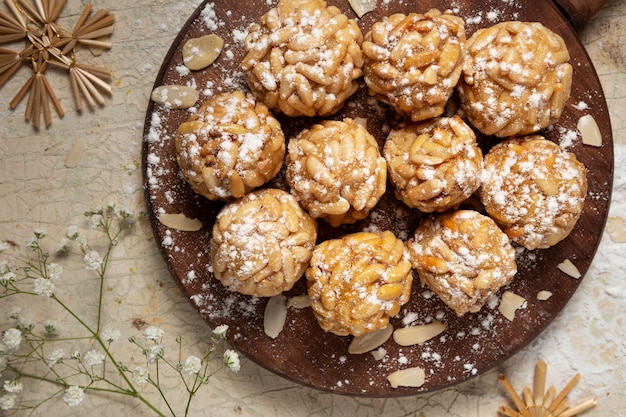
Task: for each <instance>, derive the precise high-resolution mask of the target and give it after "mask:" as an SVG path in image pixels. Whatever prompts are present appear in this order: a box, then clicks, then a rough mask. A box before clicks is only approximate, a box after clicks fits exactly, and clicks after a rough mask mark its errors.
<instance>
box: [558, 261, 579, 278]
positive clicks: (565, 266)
mask: <svg viewBox="0 0 626 417" xmlns="http://www.w3.org/2000/svg"><path fill="white" fill-rule="evenodd" d="M557 268H559V269H560V270H561V272H565V273H566V274H567V275H569V276H570V277H572V278H575V279H578V278H580V277H582V275H581V273H580V272H579V271H578V268H576V265H574V264H573V263H572V261H570V260H569V259H565V260H564V261H563V262H561V263H560V264H558V265H557Z"/></svg>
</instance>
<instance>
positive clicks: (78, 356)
mask: <svg viewBox="0 0 626 417" xmlns="http://www.w3.org/2000/svg"><path fill="white" fill-rule="evenodd" d="M80 357H81V354H80V352H79V351H77V350H75V351H74V352H72V359H80Z"/></svg>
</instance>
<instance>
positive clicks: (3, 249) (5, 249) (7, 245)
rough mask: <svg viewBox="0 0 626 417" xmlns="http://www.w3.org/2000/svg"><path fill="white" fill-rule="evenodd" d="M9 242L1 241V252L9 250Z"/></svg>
mask: <svg viewBox="0 0 626 417" xmlns="http://www.w3.org/2000/svg"><path fill="white" fill-rule="evenodd" d="M9 247H10V246H9V244H8V243H7V242H5V241H0V253H2V252H4V251H7V250H9Z"/></svg>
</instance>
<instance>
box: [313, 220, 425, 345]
mask: <svg viewBox="0 0 626 417" xmlns="http://www.w3.org/2000/svg"><path fill="white" fill-rule="evenodd" d="M305 275H306V279H307V282H308V286H309V290H308V292H309V297H310V298H311V307H312V309H313V312H314V314H315V317H316V318H317V321H318V322H319V324H320V326H321V327H322V328H323V329H324V330H326V331H329V332H332V333H335V334H337V335H340V336H345V335H348V334H351V335H354V336H359V335H362V334H365V333H368V332H371V331H373V330H377V329H382V328H385V327H386V326H387V324H388V323H389V317H393V316H395V315H396V314H398V312H399V311H400V307H401V306H402V305H403V304H405V303H407V302H408V301H409V298H410V295H411V284H412V282H413V276H412V272H411V263H410V262H409V261H408V259H407V255H406V249H405V246H404V243H403V242H402V240H400V239H398V238H396V237H395V236H394V234H393V233H392V232H389V231H384V232H373V233H370V232H358V233H353V234H350V235H346V236H343V237H341V238H339V239H331V240H326V241H324V242H322V243H321V244H319V245H317V246H316V247H315V250H314V251H313V256H312V258H311V262H310V266H309V267H308V268H307V269H306V271H305Z"/></svg>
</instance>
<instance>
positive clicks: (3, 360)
mask: <svg viewBox="0 0 626 417" xmlns="http://www.w3.org/2000/svg"><path fill="white" fill-rule="evenodd" d="M7 363H9V358H8V356H7V348H6V347H5V346H4V345H3V344H2V343H0V373H2V371H4V370H5V369H6V368H7Z"/></svg>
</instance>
